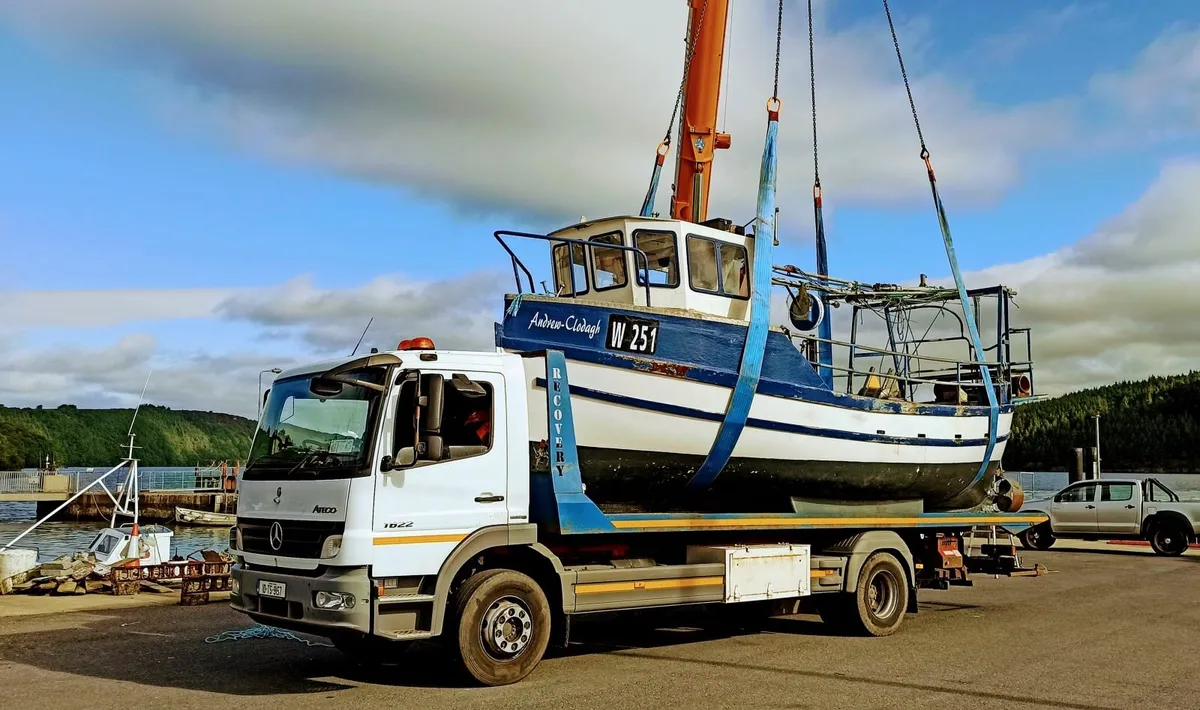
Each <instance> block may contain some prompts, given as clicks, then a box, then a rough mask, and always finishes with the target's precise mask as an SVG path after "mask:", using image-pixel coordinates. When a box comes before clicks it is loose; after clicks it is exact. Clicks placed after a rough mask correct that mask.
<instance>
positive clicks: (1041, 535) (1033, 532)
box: [1019, 523, 1056, 550]
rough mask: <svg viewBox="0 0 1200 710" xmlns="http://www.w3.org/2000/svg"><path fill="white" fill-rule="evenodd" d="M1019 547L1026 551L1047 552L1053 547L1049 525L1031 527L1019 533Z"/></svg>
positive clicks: (1042, 524)
mask: <svg viewBox="0 0 1200 710" xmlns="http://www.w3.org/2000/svg"><path fill="white" fill-rule="evenodd" d="M1019 537H1020V538H1021V546H1022V547H1024V548H1025V549H1026V550H1049V549H1050V548H1051V547H1053V546H1054V541H1055V539H1056V538H1055V537H1054V531H1053V530H1051V529H1050V524H1049V523H1040V524H1038V525H1031V526H1030V527H1027V528H1025V529H1024V530H1022V531H1021V534H1020V536H1019Z"/></svg>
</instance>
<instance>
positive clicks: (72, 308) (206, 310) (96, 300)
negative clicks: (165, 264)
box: [0, 288, 233, 328]
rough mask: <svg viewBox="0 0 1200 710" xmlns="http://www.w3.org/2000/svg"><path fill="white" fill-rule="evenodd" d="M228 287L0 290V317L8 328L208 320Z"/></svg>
mask: <svg viewBox="0 0 1200 710" xmlns="http://www.w3.org/2000/svg"><path fill="white" fill-rule="evenodd" d="M232 294H233V290H232V289H215V288H214V289H109V290H103V289H94V290H79V291H49V290H44V291H8V292H3V291H0V318H2V319H3V324H4V325H5V326H7V327H11V328H24V327H39V328H52V327H60V328H100V327H104V326H110V325H118V324H121V323H128V322H130V321H141V320H162V319H166V318H171V319H174V318H209V317H212V316H213V315H214V314H215V313H216V308H217V306H218V305H219V304H220V303H221V302H222V301H224V300H225V299H227V298H229V297H230V296H231V295H232Z"/></svg>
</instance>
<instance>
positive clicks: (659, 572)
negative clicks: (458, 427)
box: [231, 351, 1045, 685]
mask: <svg viewBox="0 0 1200 710" xmlns="http://www.w3.org/2000/svg"><path fill="white" fill-rule="evenodd" d="M451 355H452V354H450V353H438V354H437V355H436V356H435V357H427V356H425V355H422V358H421V359H422V361H423V362H428V363H434V362H436V361H437V360H438V358H440V359H441V362H442V363H444V364H446V365H447V366H449V367H452V368H453V367H458V366H456V365H454V364H453V358H452V357H451ZM536 356H538V357H545V360H546V382H547V389H546V395H547V396H546V416H547V417H548V419H547V421H548V423H549V425H550V426H549V429H548V431H549V432H550V436H549V440H548V441H547V442H545V444H544V448H543V449H542V451H541V455H540V456H533V455H531V456H532V457H533V459H538V460H544V461H545V462H546V465H545V466H532V465H531V466H530V469H531V470H532V472H531V473H528V474H527V476H526V477H525V478H524V481H525V482H526V484H525V485H527V487H528V491H526V492H521V491H514V488H513V487H512V484H511V483H510V484H509V488H508V492H509V494H510V496H517V497H522V498H524V497H525V493H527V501H528V504H527V508H526V510H527V511H528V514H527V515H524V514H521V513H516V514H513V513H512V512H511V510H510V515H509V518H508V521H507V522H506V523H503V524H495V525H483V526H480V527H477V528H476V529H474V530H471V531H470V532H453V533H437V534H416V533H413V532H409V531H406V530H404V528H406V527H408V526H409V524H408V523H388V524H385V525H384V526H383V527H384V530H382V531H381V530H379V527H380V523H379V521H380V520H381V519H383V518H384V516H383V514H382V513H381V509H380V508H379V505H380V501H379V495H380V494H379V493H378V492H377V493H376V494H375V495H376V498H375V500H374V502H373V503H372V505H373V506H375V507H374V508H373V510H374V513H373V518H374V520H375V522H374V524H373V526H372V528H371V530H373V532H371V537H370V540H369V544H370V547H369V549H370V550H372V551H373V553H371V554H372V555H374V556H369V557H368V558H367V559H366V564H358V565H356V566H352V565H351V563H352V562H353V560H352V559H348V560H347V561H346V562H343V563H340V564H326V563H314V564H312V565H308V569H307V570H304V571H291V570H288V569H283V568H281V567H278V566H271V565H270V564H269V563H267V561H266V559H265V558H263V557H262V556H256V555H253V554H249V553H248V552H247V548H246V544H245V541H244V540H243V538H242V536H243V534H246V535H258V534H262V533H263V531H262V530H259V531H257V532H256V528H254V526H253V524H250V521H249V520H248V516H247V515H246V510H247V506H249V507H250V508H251V509H254V510H257V509H260V508H262V507H264V505H265V504H264V503H263V502H261V501H259V500H258V497H259V496H271V495H272V494H274V500H275V504H276V505H278V504H279V501H280V498H281V497H287V496H290V495H293V494H292V490H293V488H292V487H289V488H288V490H287V491H285V489H284V486H283V485H280V486H279V487H278V488H276V487H275V486H274V485H268V486H265V487H263V486H261V485H258V486H255V485H250V486H247V485H246V484H243V500H240V501H239V526H238V528H236V529H235V536H234V540H231V550H233V551H235V553H237V554H239V555H240V556H241V558H242V559H241V560H239V563H238V564H237V565H236V566H235V568H234V577H235V579H236V580H237V583H238V584H237V589H236V590H235V594H234V595H233V597H232V599H231V605H232V606H233V607H234V608H235V609H238V610H240V611H243V612H245V613H247V614H249V615H250V616H251V617H252V618H254V619H256V620H257V621H259V622H261V623H264V624H269V625H273V626H280V627H284V628H292V629H296V630H300V631H306V632H310V633H317V634H321V635H325V636H327V637H329V638H330V639H332V640H333V642H334V644H335V645H337V646H338V647H339V648H341V649H342V650H344V651H346V652H348V653H351V654H354V655H357V656H360V657H362V658H366V659H371V660H378V659H379V658H381V657H384V656H386V655H387V654H388V653H390V651H391V650H392V647H393V646H394V645H395V642H403V641H410V640H416V639H427V638H434V637H443V638H444V639H445V641H446V642H447V644H448V646H449V647H450V648H451V649H452V651H453V652H454V653H455V655H456V657H457V658H459V659H460V660H461V662H462V665H463V667H464V668H465V669H466V671H467V672H468V673H469V674H470V675H471V676H472V677H473V678H474V679H475V680H476V681H478V682H480V683H482V684H486V685H502V684H507V683H513V682H516V681H519V680H520V679H522V678H524V677H525V676H526V675H528V674H529V673H530V672H531V671H532V670H533V669H534V668H535V667H536V666H537V664H538V663H539V662H540V660H541V659H542V657H543V655H544V653H545V652H546V650H547V648H548V647H550V646H551V645H556V646H562V645H565V644H566V643H567V641H568V639H569V634H570V620H571V618H572V617H573V616H575V615H578V614H586V613H594V612H614V611H623V610H632V609H644V608H650V607H669V606H678V605H692V604H712V605H730V609H731V610H736V611H737V612H738V614H737V616H738V617H739V618H742V619H745V618H747V617H751V618H752V617H755V616H761V615H773V614H777V613H792V612H795V611H797V610H799V609H800V608H802V607H805V606H807V607H808V608H811V609H813V610H815V611H816V612H817V613H819V614H820V616H821V618H822V619H823V620H824V621H826V622H827V623H830V624H832V625H835V626H836V627H838V628H839V629H841V630H844V631H846V632H850V633H856V634H867V635H874V636H883V635H888V634H891V633H894V632H895V631H896V630H897V629H898V628H899V627H900V624H901V622H902V620H903V618H904V615H905V613H906V612H915V611H916V610H917V603H916V592H917V589H919V588H940V589H945V588H947V587H949V586H951V585H970V584H971V580H970V574H971V573H972V572H988V573H1004V574H1011V573H1014V572H1019V571H1021V570H1022V569H1023V568H1022V567H1021V565H1020V561H1019V559H1018V558H1017V556H1016V548H1015V546H1013V545H1011V544H1009V545H988V546H984V548H983V550H984V552H985V555H984V556H979V557H971V558H967V557H964V554H963V550H964V537H965V536H966V535H967V534H968V533H970V532H971V531H972V530H973V529H976V528H978V527H981V526H982V527H992V528H995V527H1000V528H1004V529H1006V530H1008V531H1011V532H1017V531H1019V530H1021V529H1024V528H1025V527H1028V526H1031V525H1036V524H1039V523H1042V522H1044V521H1045V516H1044V515H1041V514H1031V515H1022V514H1007V513H989V512H961V513H941V512H939V513H925V512H921V511H920V510H919V504H917V508H912V507H911V506H912V505H913V504H912V503H907V504H904V503H898V504H894V503H888V502H881V503H845V504H824V505H822V504H815V505H814V507H813V509H812V511H813V512H810V513H803V514H801V513H787V514H763V513H678V512H673V513H606V512H604V511H602V510H601V509H600V508H599V507H598V506H597V505H596V504H595V503H593V502H592V500H591V499H589V498H588V496H587V492H586V487H585V485H584V483H583V479H582V476H581V472H580V469H579V459H578V456H577V452H576V447H575V442H574V436H573V431H574V426H573V416H572V411H571V396H570V385H569V382H568V379H567V367H566V362H565V359H564V357H563V355H562V353H561V352H558V351H546V352H544V353H539V354H537V355H536ZM376 357H378V356H376ZM487 357H491V358H494V359H495V361H496V362H497V363H498V365H497V367H498V372H500V373H503V372H504V371H505V370H504V368H505V367H508V368H511V369H510V372H513V373H517V372H521V371H522V370H521V368H523V365H521V364H520V362H519V358H518V357H517V356H514V355H511V354H495V355H490V356H487ZM527 357H528V356H527ZM480 361H481V360H480V359H479V358H477V359H476V360H475V361H473V364H472V367H473V368H474V369H475V371H478V370H479V369H480V368H481V365H480V364H479V362H480ZM375 362H376V364H378V365H381V366H387V367H391V368H394V369H398V367H397V366H398V364H399V360H398V359H397V360H396V363H395V364H388V363H387V361H386V360H385V359H382V358H381V359H379V360H377V361H375ZM506 362H507V363H508V364H507V365H505V364H504V363H506ZM346 367H347V366H343V367H341V368H335V370H337V371H339V372H340V371H345V369H346ZM392 371H393V370H388V372H389V373H391V372H392ZM389 377H390V374H389ZM419 377H420V375H418V379H419ZM518 377H519V376H518ZM397 379H399V378H397ZM384 381H388V380H387V379H386V378H385V380H384ZM502 381H503V378H502V377H500V376H497V378H496V379H494V380H492V382H494V383H495V384H494V385H493V387H494V389H495V390H496V391H495V395H496V396H497V397H500V396H502V395H504V396H507V398H508V399H507V411H508V412H509V416H510V417H512V418H513V419H514V420H515V419H516V418H518V417H523V416H526V413H525V412H524V411H520V407H521V405H522V402H523V400H524V397H525V394H524V390H523V389H520V390H519V391H517V392H514V391H513V390H508V391H507V393H502V392H500V391H499V390H500V388H501V384H500V383H501V382H502ZM518 383H519V379H518ZM513 389H514V390H515V389H516V388H515V387H514V388H513ZM517 397H519V399H518V398H517ZM417 401H418V404H417V406H418V407H420V406H425V405H422V404H420V402H422V401H425V399H423V398H420V397H418V398H417ZM439 416H440V415H439ZM418 418H419V416H418ZM385 421H387V420H385ZM506 430H507V431H509V436H511V437H514V441H515V442H516V443H518V444H522V445H527V441H528V440H527V439H524V436H525V432H524V429H523V428H522V427H520V426H510V427H507V428H506ZM543 457H544V458H543ZM461 463H462V462H460V464H461ZM383 470H384V471H386V470H387V467H386V466H385V467H384V468H383ZM419 470H423V471H426V472H428V471H431V470H436V469H435V468H434V467H433V466H431V467H429V468H426V469H409V473H408V474H406V475H414V476H415V475H417V471H419ZM373 475H375V476H379V475H381V474H378V473H376V474H373ZM315 485H316V484H309V486H310V488H311V487H313V486H315ZM289 486H294V489H295V490H300V489H302V487H303V486H304V483H302V482H298V483H295V484H289ZM260 488H261V489H262V492H261V493H260V492H259V489H260ZM305 490H307V489H305ZM497 499H499V500H503V496H500V495H492V494H491V493H484V494H481V495H480V496H478V497H476V498H475V500H476V502H480V503H489V502H492V501H495V500H497ZM309 500H310V499H307V498H306V499H305V501H306V502H305V503H304V505H312V503H311V502H308V501H309ZM353 502H354V494H353V493H352V494H351V504H353ZM906 505H907V506H909V507H908V508H905V506H906ZM256 506H257V507H256ZM313 510H314V511H319V510H322V507H321V506H320V505H317V506H315V507H314V508H313ZM897 511H899V512H897ZM393 528H400V529H398V530H397V529H393ZM277 529H279V530H282V527H281V526H279V525H278V521H277V523H276V524H275V525H273V526H272V528H271V531H270V533H269V534H270V535H272V536H274V535H275V531H276V530H277ZM280 535H281V536H282V535H283V533H282V532H280ZM350 537H352V536H351V535H350V534H349V532H347V538H350ZM271 544H272V545H274V538H273V537H272V540H271ZM344 544H349V543H343V542H342V541H341V540H339V545H344ZM327 545H328V539H326V540H325V542H324V543H322V545H321V546H322V549H323V552H322V556H324V548H325V547H326V546H327ZM251 547H252V545H251ZM438 550H441V551H442V552H437V551H438ZM384 551H386V552H384ZM395 551H399V552H395ZM435 553H436V556H435V557H430V558H429V559H430V560H436V562H434V563H433V564H435V567H434V568H433V569H436V572H432V571H431V572H430V573H424V574H396V573H395V572H394V571H391V570H394V569H397V567H395V566H394V561H395V559H397V558H395V557H393V558H389V559H391V560H392V562H391V563H388V564H392V565H393V566H392V567H388V566H386V564H385V562H386V560H385V559H384V557H383V555H385V554H393V555H395V554H402V555H404V557H403V559H404V560H405V562H406V563H407V562H410V561H412V560H415V559H419V558H421V559H423V558H424V557H428V556H429V555H432V554H435ZM340 554H343V553H341V552H338V551H335V552H334V556H335V558H336V556H337V555H340ZM359 559H360V561H361V558H359ZM296 564H300V561H296Z"/></svg>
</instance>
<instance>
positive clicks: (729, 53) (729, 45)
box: [721, 2, 737, 133]
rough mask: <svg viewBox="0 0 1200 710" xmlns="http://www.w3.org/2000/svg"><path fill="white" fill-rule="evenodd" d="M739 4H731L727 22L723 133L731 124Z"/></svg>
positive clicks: (722, 95) (722, 114)
mask: <svg viewBox="0 0 1200 710" xmlns="http://www.w3.org/2000/svg"><path fill="white" fill-rule="evenodd" d="M736 5H737V3H734V2H731V3H729V16H728V18H727V19H726V22H725V88H723V89H721V101H722V103H724V104H725V105H724V106H722V107H721V132H722V133H724V132H725V126H726V125H728V123H729V75H730V74H732V73H733V8H734V7H735V6H736Z"/></svg>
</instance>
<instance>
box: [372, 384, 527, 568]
mask: <svg viewBox="0 0 1200 710" xmlns="http://www.w3.org/2000/svg"><path fill="white" fill-rule="evenodd" d="M504 393H505V388H504V379H503V377H502V376H500V375H499V374H496V373H488V372H472V371H468V370H421V371H420V372H419V373H417V372H414V371H407V372H402V373H400V376H399V377H398V378H397V383H396V385H395V386H394V388H393V392H392V393H391V403H390V407H389V409H390V412H391V416H390V417H387V418H386V419H385V423H384V426H385V427H387V428H389V429H390V431H388V432H387V434H388V435H386V436H384V437H382V440H384V441H388V442H389V443H388V444H387V445H386V446H385V447H381V449H382V450H381V452H380V462H381V466H380V472H379V473H378V474H376V476H375V507H374V516H373V524H372V530H373V534H374V549H375V553H376V554H375V560H376V566H377V567H378V568H379V571H377V574H384V575H408V574H433V573H435V572H437V570H438V568H439V567H440V566H441V563H442V561H443V560H444V559H445V558H446V555H448V554H449V552H450V551H451V550H453V549H454V547H455V546H456V545H457V544H458V543H459V542H461V541H462V540H463V539H464V538H466V537H467V535H469V534H471V533H472V532H474V531H475V530H477V529H479V528H482V527H486V526H489V525H503V524H505V523H507V522H508V438H507V433H508V432H507V429H508V427H507V418H508V417H507V412H506V408H505V398H504ZM389 457H390V458H389ZM389 467H392V468H391V470H384V469H388V468H389Z"/></svg>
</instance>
